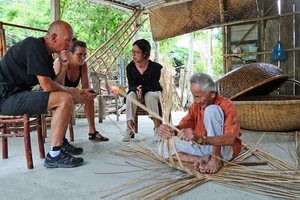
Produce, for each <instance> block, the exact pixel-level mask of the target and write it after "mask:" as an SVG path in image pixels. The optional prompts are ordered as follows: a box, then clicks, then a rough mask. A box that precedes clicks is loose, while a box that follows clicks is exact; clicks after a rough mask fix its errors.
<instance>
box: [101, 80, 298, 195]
mask: <svg viewBox="0 0 300 200" xmlns="http://www.w3.org/2000/svg"><path fill="white" fill-rule="evenodd" d="M165 80H166V79H165ZM166 82H168V83H170V84H166ZM171 82H172V81H162V86H163V89H164V90H163V91H164V93H163V98H161V102H162V106H163V111H164V115H163V118H161V117H160V116H158V115H156V114H155V113H153V112H152V111H151V110H149V109H147V108H146V107H145V106H143V105H142V104H140V103H139V102H138V101H134V99H132V101H133V102H134V103H135V104H137V105H138V106H140V107H141V108H142V109H145V110H146V111H147V112H150V113H152V114H154V116H155V117H157V118H158V119H160V120H162V121H163V122H164V123H165V124H167V125H169V126H170V127H172V128H173V129H174V130H177V129H176V127H174V126H172V122H171V121H170V118H169V116H170V115H169V113H170V112H171V106H170V105H171V104H172V103H171V102H172V95H171V94H172V92H170V90H171V89H170V88H172V87H171ZM125 96H126V94H125ZM177 131H179V130H177ZM263 138H264V134H263V135H262V137H261V138H260V139H259V140H258V141H257V142H256V144H255V145H254V146H251V145H249V144H245V143H244V144H243V147H244V148H243V151H242V152H241V153H240V155H239V156H238V157H237V158H236V159H235V160H234V161H232V162H226V164H227V165H224V167H223V168H221V169H220V170H219V171H218V172H217V173H216V174H202V173H200V172H198V171H196V170H195V169H194V168H193V166H192V165H191V164H189V163H183V162H181V161H180V158H179V156H178V153H177V150H176V142H175V138H172V139H170V140H164V139H162V141H161V142H162V146H163V145H166V146H167V149H168V154H169V155H170V149H171V147H172V148H174V150H175V155H176V156H177V161H175V160H173V159H172V156H169V158H170V159H169V160H166V159H164V158H162V157H160V156H159V155H158V154H157V152H156V151H155V149H152V148H149V147H148V146H147V145H145V144H144V143H143V142H141V143H140V144H139V143H135V142H132V143H131V144H132V145H130V146H124V149H123V151H121V152H116V154H118V155H122V156H128V157H130V158H134V159H142V160H145V161H147V167H142V166H140V168H142V169H143V170H146V171H147V172H146V173H145V174H143V175H141V176H139V177H137V178H135V179H132V180H130V181H128V182H126V183H124V184H122V185H121V186H119V187H116V188H112V189H111V190H109V191H107V192H106V193H105V194H104V195H103V196H102V198H103V197H106V196H109V195H112V194H115V193H116V192H118V191H120V189H122V188H126V187H129V185H133V184H135V185H138V186H139V185H141V184H139V183H141V182H146V181H149V180H151V181H152V182H151V183H149V185H148V186H146V187H145V186H144V185H143V186H142V185H141V187H140V188H138V189H136V190H133V191H130V192H127V193H125V194H121V195H120V196H118V197H116V199H119V198H125V199H145V198H151V199H168V198H170V197H172V196H175V195H179V194H181V193H184V192H187V191H189V190H191V189H193V188H195V187H198V186H200V185H202V184H204V183H206V182H209V181H213V182H216V183H220V184H224V185H226V186H230V187H236V188H242V189H243V190H245V191H251V192H254V193H258V194H264V195H269V196H272V197H277V198H281V199H299V198H300V176H299V172H300V171H299V166H298V163H299V162H298V160H299V144H298V138H297V134H296V137H295V144H296V145H294V151H295V152H293V153H290V152H287V149H285V148H283V147H282V148H283V149H284V150H285V151H286V152H287V154H288V155H289V157H291V158H294V162H295V163H296V167H293V166H291V165H289V164H287V163H285V162H283V161H281V160H280V159H278V158H276V157H274V156H272V155H271V154H270V153H268V152H265V151H262V150H260V149H259V147H260V142H261V141H262V140H263ZM162 149H164V148H162ZM163 153H164V152H162V154H161V155H164V154H163ZM253 156H255V157H256V160H257V158H259V159H260V160H259V161H263V162H266V163H267V164H268V169H266V168H250V167H246V166H242V165H239V164H237V163H238V162H241V161H245V160H246V159H248V158H250V157H253ZM259 161H258V163H259ZM135 167H139V166H137V165H135ZM270 168H271V170H270ZM178 170H179V171H180V172H179V171H178ZM155 173H156V174H155ZM178 173H179V174H178ZM162 174H163V175H164V176H162ZM149 175H152V177H150V178H147V176H149ZM162 177H163V179H162ZM153 180H156V181H155V183H153Z"/></svg>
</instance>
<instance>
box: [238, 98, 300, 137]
mask: <svg viewBox="0 0 300 200" xmlns="http://www.w3.org/2000/svg"><path fill="white" fill-rule="evenodd" d="M233 104H234V106H235V108H236V111H237V115H238V119H239V121H240V125H241V128H243V129H249V130H256V131H268V132H270V131H273V132H274V131H275V132H277V131H294V130H299V129H300V96H255V97H242V98H237V99H236V100H235V101H233Z"/></svg>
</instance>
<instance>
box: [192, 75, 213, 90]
mask: <svg viewBox="0 0 300 200" xmlns="http://www.w3.org/2000/svg"><path fill="white" fill-rule="evenodd" d="M190 83H191V85H192V84H198V85H199V86H200V87H201V89H202V90H203V92H205V93H206V94H209V91H211V90H213V91H216V84H215V82H214V80H213V79H212V77H211V76H210V75H208V74H205V73H196V74H194V75H192V76H191V78H190Z"/></svg>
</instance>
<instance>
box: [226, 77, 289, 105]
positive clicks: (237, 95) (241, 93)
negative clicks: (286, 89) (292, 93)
mask: <svg viewBox="0 0 300 200" xmlns="http://www.w3.org/2000/svg"><path fill="white" fill-rule="evenodd" d="M288 78H289V77H288V75H286V74H280V75H277V76H273V77H270V78H268V79H266V80H264V81H261V82H259V83H257V84H255V85H253V86H251V87H249V88H247V89H245V90H242V91H240V92H238V93H236V94H235V95H233V96H232V97H230V99H231V100H234V99H235V98H237V97H240V96H242V95H243V94H245V93H247V92H249V91H251V90H254V89H255V88H258V87H259V86H261V85H264V84H267V83H270V82H272V81H274V80H277V79H286V80H288ZM284 82H285V81H284ZM284 82H282V84H281V85H283V84H284ZM281 85H278V87H280V86H281Z"/></svg>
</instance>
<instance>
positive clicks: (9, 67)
mask: <svg viewBox="0 0 300 200" xmlns="http://www.w3.org/2000/svg"><path fill="white" fill-rule="evenodd" d="M73 37H74V35H73V30H72V27H71V26H70V25H69V24H68V23H66V22H64V21H60V20H58V21H55V22H53V23H52V24H51V25H50V26H49V28H48V31H47V34H46V35H45V36H44V37H42V38H33V37H28V38H26V39H24V40H23V41H20V42H18V43H17V44H15V45H14V46H12V47H11V48H9V49H8V51H7V52H6V54H5V55H4V56H3V58H2V60H1V63H0V97H1V99H0V114H4V115H19V114H24V113H28V114H41V113H46V112H47V111H49V110H54V113H53V116H52V120H51V144H50V145H51V146H50V151H49V153H48V154H47V156H46V160H45V162H44V166H45V167H48V168H56V167H62V168H70V167H77V166H79V165H81V164H82V163H83V162H84V160H83V158H76V157H74V156H72V155H71V154H80V153H82V151H83V150H82V148H74V147H73V146H71V145H70V144H69V143H66V144H62V141H63V138H64V136H65V134H66V130H67V126H68V122H69V120H68V119H69V117H70V116H71V111H72V108H73V98H79V97H82V96H86V97H88V96H90V95H92V94H90V93H89V90H78V89H76V88H68V87H64V86H62V85H60V84H59V83H57V82H56V81H55V79H56V78H59V77H60V75H59V74H58V75H57V77H56V76H55V73H54V70H53V58H52V54H53V53H59V57H60V60H61V62H62V63H63V64H65V65H66V64H68V58H67V51H66V50H67V49H68V48H69V47H70V46H71V45H72V38H73ZM37 84H40V86H41V88H42V89H43V91H37V92H36V91H31V88H32V87H33V86H35V85H37Z"/></svg>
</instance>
